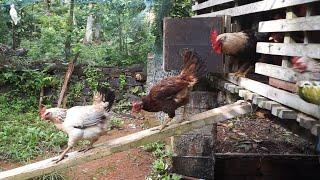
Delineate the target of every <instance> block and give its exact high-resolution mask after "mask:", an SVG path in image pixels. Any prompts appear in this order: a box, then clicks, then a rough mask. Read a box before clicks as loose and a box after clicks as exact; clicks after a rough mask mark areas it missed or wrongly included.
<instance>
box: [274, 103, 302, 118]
mask: <svg viewBox="0 0 320 180" xmlns="http://www.w3.org/2000/svg"><path fill="white" fill-rule="evenodd" d="M271 114H273V115H275V116H277V117H279V118H281V119H294V120H296V119H297V113H296V112H295V111H294V110H291V109H288V108H286V107H284V106H274V107H272V109H271Z"/></svg>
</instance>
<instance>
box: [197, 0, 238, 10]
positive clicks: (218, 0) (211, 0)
mask: <svg viewBox="0 0 320 180" xmlns="http://www.w3.org/2000/svg"><path fill="white" fill-rule="evenodd" d="M228 2H233V0H208V1H205V2H203V3H198V4H195V5H193V6H192V11H198V10H200V9H205V8H208V7H212V6H216V5H219V4H224V3H228Z"/></svg>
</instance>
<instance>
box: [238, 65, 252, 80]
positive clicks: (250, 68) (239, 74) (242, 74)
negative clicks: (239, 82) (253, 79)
mask: <svg viewBox="0 0 320 180" xmlns="http://www.w3.org/2000/svg"><path fill="white" fill-rule="evenodd" d="M253 69H254V68H253V66H249V67H248V68H246V69H245V71H244V72H239V73H238V74H236V75H235V77H236V78H240V77H246V76H247V74H248V73H249V72H250V71H251V70H253Z"/></svg>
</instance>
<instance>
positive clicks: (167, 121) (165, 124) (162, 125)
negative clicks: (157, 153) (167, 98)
mask: <svg viewBox="0 0 320 180" xmlns="http://www.w3.org/2000/svg"><path fill="white" fill-rule="evenodd" d="M171 120H172V118H167V119H166V120H165V121H164V122H163V123H162V124H161V126H160V127H158V128H156V129H152V130H151V131H156V130H159V131H160V132H161V131H162V130H163V129H164V128H165V127H167V126H168V123H169V122H170V121H171Z"/></svg>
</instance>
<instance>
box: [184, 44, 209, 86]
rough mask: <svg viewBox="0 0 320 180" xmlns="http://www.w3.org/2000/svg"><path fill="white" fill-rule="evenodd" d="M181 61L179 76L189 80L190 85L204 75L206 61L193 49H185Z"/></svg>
mask: <svg viewBox="0 0 320 180" xmlns="http://www.w3.org/2000/svg"><path fill="white" fill-rule="evenodd" d="M183 62H184V65H183V68H182V71H181V73H180V76H181V77H182V78H183V79H186V80H187V81H189V82H190V86H193V85H195V84H196V83H197V82H198V80H199V79H200V78H201V77H203V76H205V75H206V73H207V67H206V63H205V62H204V60H203V59H202V58H201V57H200V56H199V55H198V53H196V52H195V51H191V50H186V51H185V52H184V55H183Z"/></svg>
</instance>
